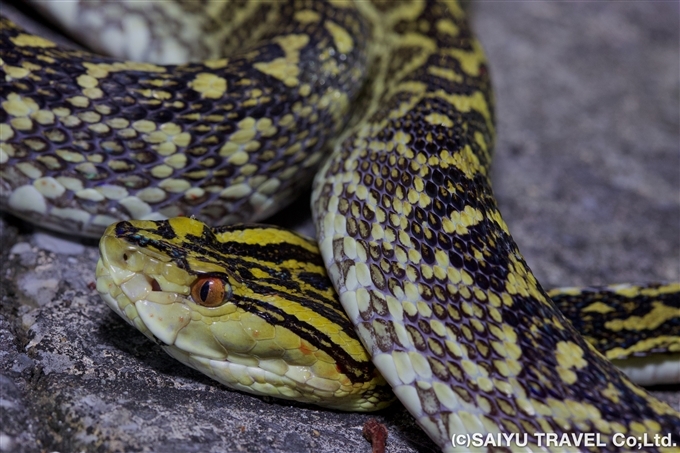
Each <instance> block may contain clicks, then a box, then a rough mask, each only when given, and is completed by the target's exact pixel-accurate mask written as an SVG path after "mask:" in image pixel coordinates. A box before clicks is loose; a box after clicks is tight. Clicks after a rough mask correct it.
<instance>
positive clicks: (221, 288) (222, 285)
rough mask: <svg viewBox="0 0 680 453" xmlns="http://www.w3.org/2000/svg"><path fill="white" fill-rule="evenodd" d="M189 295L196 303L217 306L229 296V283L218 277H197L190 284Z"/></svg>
mask: <svg viewBox="0 0 680 453" xmlns="http://www.w3.org/2000/svg"><path fill="white" fill-rule="evenodd" d="M191 297H192V298H193V299H194V302H196V303H197V304H198V305H203V306H204V307H218V306H220V305H222V304H223V303H225V302H226V301H227V300H229V298H231V285H229V283H227V282H225V281H224V280H222V279H221V278H218V277H199V278H198V279H196V281H195V282H194V284H193V285H192V286H191Z"/></svg>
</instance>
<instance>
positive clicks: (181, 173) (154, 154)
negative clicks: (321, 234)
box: [0, 1, 369, 237]
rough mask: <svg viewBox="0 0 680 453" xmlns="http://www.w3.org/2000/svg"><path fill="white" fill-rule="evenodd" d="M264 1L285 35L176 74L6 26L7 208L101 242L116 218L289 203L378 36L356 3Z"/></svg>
mask: <svg viewBox="0 0 680 453" xmlns="http://www.w3.org/2000/svg"><path fill="white" fill-rule="evenodd" d="M260 5H261V6H260V9H261V11H258V10H257V9H256V10H255V11H251V15H254V16H255V17H257V15H258V13H259V14H262V15H266V16H267V17H273V18H275V23H276V24H277V26H275V27H270V28H269V29H268V30H267V31H266V33H263V34H262V36H260V37H259V38H260V39H256V40H255V43H250V44H251V45H248V44H249V41H248V40H246V41H245V42H244V47H241V48H239V49H238V52H237V53H235V54H234V55H232V56H231V57H230V58H220V59H213V60H208V61H204V62H201V63H189V64H184V65H169V66H162V65H156V64H151V63H139V62H128V61H117V60H114V59H112V58H106V57H101V56H97V55H94V54H90V53H86V52H81V51H75V50H67V49H63V48H60V47H58V46H56V45H55V44H54V43H52V42H50V41H47V40H45V39H43V38H41V37H38V36H33V35H30V34H28V33H26V32H24V31H23V30H22V29H20V28H18V27H17V26H16V25H14V24H13V23H11V22H10V21H9V20H7V19H4V18H2V19H1V20H0V49H2V66H0V93H1V94H0V106H1V107H2V108H1V109H0V122H1V123H2V125H3V127H2V134H1V137H0V139H2V145H1V146H2V148H1V150H0V184H1V187H2V192H1V196H0V208H2V209H3V210H9V211H11V212H13V213H14V214H16V215H18V216H20V217H23V218H26V219H29V220H33V221H36V222H38V223H40V224H41V225H43V226H47V227H50V228H53V229H58V230H61V231H66V232H68V233H71V234H72V233H74V232H75V233H80V234H85V235H90V236H97V237H98V236H99V235H100V234H101V232H103V230H104V228H105V227H106V226H108V225H109V224H111V223H112V222H115V221H119V220H126V219H131V218H136V219H163V218H169V217H174V216H179V215H184V216H195V217H196V218H200V219H203V220H206V221H208V222H210V223H212V224H221V223H234V222H236V221H252V220H257V219H260V218H263V217H265V216H267V215H269V214H271V213H273V212H274V211H276V210H278V209H280V208H281V206H282V205H285V204H287V202H289V201H290V200H291V199H292V197H293V196H294V194H295V192H296V191H297V190H298V189H299V188H301V187H304V186H305V185H307V184H308V183H309V180H310V179H311V177H312V175H313V174H314V172H315V170H316V168H317V166H318V163H319V162H320V160H321V158H322V155H323V151H324V150H325V146H326V143H327V142H328V140H329V139H330V138H331V137H333V136H334V135H335V134H337V133H338V131H339V130H340V129H341V128H342V126H343V125H344V124H345V122H346V121H347V117H348V115H347V113H348V110H349V106H350V103H351V101H352V100H353V99H354V98H355V97H356V94H357V92H358V90H359V88H360V87H361V85H362V82H363V80H364V79H365V76H366V64H367V49H366V42H367V40H366V39H365V37H366V35H368V33H369V27H368V23H367V21H366V20H365V19H364V18H362V17H361V16H360V15H359V14H358V13H357V12H356V10H355V9H354V8H353V7H351V5H346V4H345V5H340V7H336V6H334V5H333V4H331V3H327V2H321V1H301V2H273V3H270V2H263V3H260ZM237 36H238V35H237ZM352 36H354V38H352ZM359 38H361V39H359ZM231 46H234V43H231Z"/></svg>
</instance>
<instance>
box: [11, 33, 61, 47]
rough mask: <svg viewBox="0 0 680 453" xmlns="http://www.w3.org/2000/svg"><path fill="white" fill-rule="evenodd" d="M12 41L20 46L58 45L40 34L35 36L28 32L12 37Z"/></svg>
mask: <svg viewBox="0 0 680 453" xmlns="http://www.w3.org/2000/svg"><path fill="white" fill-rule="evenodd" d="M10 41H12V42H13V43H14V45H16V46H19V47H56V46H57V45H56V44H55V43H53V42H52V41H50V40H48V39H45V38H41V37H40V36H35V35H29V34H26V33H22V34H20V35H17V36H15V37H14V38H10Z"/></svg>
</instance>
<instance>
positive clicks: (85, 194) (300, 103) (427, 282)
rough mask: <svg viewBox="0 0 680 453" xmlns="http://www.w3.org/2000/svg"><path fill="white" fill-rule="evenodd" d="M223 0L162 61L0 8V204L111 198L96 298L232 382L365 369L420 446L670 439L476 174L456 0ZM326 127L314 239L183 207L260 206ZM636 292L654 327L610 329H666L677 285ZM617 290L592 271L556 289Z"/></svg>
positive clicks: (276, 385) (271, 206) (100, 213)
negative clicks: (121, 52)
mask: <svg viewBox="0 0 680 453" xmlns="http://www.w3.org/2000/svg"><path fill="white" fill-rule="evenodd" d="M172 5H175V7H177V8H179V11H180V12H183V11H182V8H183V6H182V4H180V3H178V4H172ZM187 5H188V4H185V5H184V7H187V8H191V7H190V6H187ZM234 7H235V8H236V14H235V17H238V18H239V19H240V25H233V26H232V27H231V28H229V29H228V33H222V34H220V33H218V35H219V36H221V39H222V41H223V47H224V48H230V49H235V52H234V53H233V54H232V55H231V56H230V57H228V58H225V57H216V56H212V55H209V56H208V58H210V59H208V60H206V61H203V62H200V63H189V64H178V65H175V64H170V65H160V64H153V63H139V62H129V61H119V60H115V59H113V58H108V57H100V56H95V55H92V54H89V53H85V52H82V51H76V50H67V49H64V48H61V47H58V46H56V45H54V44H53V43H52V42H50V41H48V40H45V39H44V38H40V37H38V36H34V35H30V34H28V33H26V32H24V31H23V30H21V29H20V28H18V27H16V26H15V25H14V24H12V23H11V22H10V21H8V20H6V19H2V22H0V31H1V32H2V36H1V38H2V60H3V61H2V67H1V68H0V70H1V71H2V72H3V77H2V80H1V81H0V83H2V93H1V95H2V102H1V105H2V110H0V114H1V115H2V125H3V127H2V130H1V131H0V138H1V139H2V146H1V148H0V171H1V174H0V176H1V183H2V188H3V190H2V194H1V195H0V206H2V208H3V210H7V211H10V212H12V213H14V214H16V215H18V216H20V217H22V218H25V219H28V220H30V221H33V222H36V223H39V224H41V225H45V226H48V227H49V228H52V229H55V230H61V231H67V232H69V233H75V234H82V235H90V236H96V235H99V234H101V232H102V231H104V229H105V228H106V227H107V226H108V225H109V224H112V223H113V225H112V226H110V227H108V229H107V230H106V233H105V235H104V237H103V238H102V241H101V251H102V260H101V261H100V264H98V274H99V280H98V283H97V284H98V289H99V290H100V292H101V293H102V295H103V296H104V298H105V299H106V300H107V302H109V304H110V305H111V306H112V307H113V308H114V310H116V311H118V312H119V314H121V315H122V316H123V317H124V318H126V319H127V320H128V321H129V322H130V323H132V324H133V325H135V326H136V327H137V328H139V329H140V330H141V331H142V332H144V333H145V334H147V335H148V336H150V337H151V338H154V339H155V340H158V341H159V342H161V343H162V344H164V345H165V346H166V350H167V351H168V352H170V353H171V354H172V355H173V356H175V357H176V358H178V359H180V360H182V361H184V362H185V363H188V364H190V365H191V366H194V367H196V368H199V369H202V370H203V371H204V372H207V373H208V374H211V375H213V376H214V377H215V378H217V379H218V380H221V381H222V382H225V383H227V384H228V385H231V386H233V387H236V388H241V389H246V390H248V391H252V392H257V393H272V392H274V393H275V394H276V393H277V392H278V394H279V396H282V397H288V398H295V399H305V400H306V401H310V402H315V403H317V404H322V405H327V406H329V407H336V408H343V409H352V410H360V409H364V410H366V409H375V408H379V407H382V406H384V405H385V404H387V403H388V401H389V399H390V394H389V392H388V391H387V385H386V383H387V384H389V386H390V387H391V388H392V389H393V391H394V394H395V395H396V396H397V397H398V398H399V399H400V400H401V401H402V402H403V403H404V405H405V406H406V408H407V409H408V410H409V411H410V412H411V413H412V414H413V416H414V417H415V418H416V420H417V421H418V423H419V424H420V425H421V426H422V427H423V429H424V430H425V431H426V432H427V433H428V435H429V436H430V437H431V438H432V439H433V440H434V442H435V443H436V444H437V445H438V446H439V447H440V448H442V449H443V450H445V451H450V450H452V449H453V448H454V446H453V445H452V442H451V436H452V435H454V434H465V433H470V434H472V433H478V434H480V433H481V434H483V433H519V432H523V433H529V434H530V447H529V448H531V449H532V450H534V451H537V450H540V449H541V448H542V447H541V446H539V439H538V438H536V437H535V436H534V435H532V434H531V433H541V432H544V433H545V432H555V433H559V434H564V433H567V434H568V433H577V432H597V433H601V434H602V435H603V439H604V441H605V444H606V446H604V447H603V449H604V450H617V449H625V447H622V448H619V447H617V446H615V445H614V444H613V443H612V442H611V441H612V437H613V435H614V434H616V433H622V434H625V435H627V436H641V435H643V434H647V435H648V436H654V435H655V434H659V435H662V436H666V435H670V436H671V437H672V440H673V442H675V443H676V444H678V443H680V437H679V436H680V434H679V433H680V414H678V413H677V412H676V411H674V410H673V409H671V408H670V407H668V406H667V405H665V404H664V403H661V402H659V401H658V400H656V399H654V398H653V397H652V396H650V395H649V394H647V393H646V392H645V391H644V390H642V389H640V388H639V387H636V386H635V385H634V384H632V383H631V382H630V381H629V380H628V379H627V378H626V377H625V376H624V375H623V374H622V373H621V372H619V371H618V370H616V369H615V368H614V367H613V366H612V365H611V363H610V362H608V361H607V360H606V359H605V358H604V357H603V356H602V355H601V354H600V353H598V352H597V351H596V350H595V349H594V347H593V346H591V345H589V344H588V343H587V342H586V341H585V340H584V339H583V337H582V336H581V335H580V334H579V333H578V332H577V331H576V330H575V329H574V327H573V326H572V324H571V323H570V322H568V321H567V320H566V319H565V318H564V316H563V315H562V314H561V312H560V311H559V310H558V309H557V308H556V307H555V305H554V303H553V302H552V301H551V299H550V297H549V296H548V295H547V294H546V292H545V291H544V290H543V289H542V288H541V286H540V285H539V284H538V282H537V281H536V279H535V278H534V276H533V274H532V273H531V271H530V270H529V268H528V266H527V264H526V263H525V262H524V260H523V258H522V256H521V255H520V253H519V251H518V249H517V246H516V245H515V243H514V241H513V240H512V238H511V236H510V233H509V232H508V229H507V226H506V225H505V223H504V222H503V220H502V218H501V216H500V213H499V211H498V209H497V207H496V202H495V200H494V198H493V192H492V189H491V184H490V181H489V178H488V171H489V165H490V162H491V153H492V148H493V141H494V135H495V131H494V118H493V98H492V94H491V86H490V79H489V74H488V68H487V65H486V61H485V58H484V54H483V51H482V49H481V46H480V45H479V43H478V42H477V41H476V39H475V38H474V36H473V35H472V33H471V30H470V29H469V26H468V24H467V22H466V19H465V11H464V10H463V9H462V8H461V7H460V6H459V5H458V4H457V3H455V2H442V3H439V2H403V3H388V2H375V3H369V2H357V3H355V4H354V3H349V2H314V1H293V2H286V3H283V2H282V3H256V4H250V5H240V4H239V5H236V6H234ZM180 15H181V14H180ZM172 17H173V20H177V17H178V16H177V14H175V15H174V16H172ZM211 25H213V27H212V28H215V27H214V24H213V23H212V22H211ZM246 29H253V30H254V31H253V32H252V33H245V30H246ZM181 38H182V35H179V36H178V38H177V39H179V40H180V41H181ZM204 47H205V46H204ZM161 53H163V52H161ZM343 131H344V132H343ZM330 148H332V149H333V154H332V155H331V156H330V158H328V159H327V160H326V161H325V163H324V164H323V166H322V168H321V169H320V170H319V171H318V172H316V177H315V184H314V194H313V197H312V208H313V215H314V218H315V222H316V226H317V233H318V248H319V250H320V252H321V256H322V257H323V258H319V257H318V255H317V254H316V252H315V248H316V245H315V244H313V243H311V242H309V241H308V240H306V239H304V238H301V237H299V236H296V235H294V234H292V233H287V232H283V231H281V230H278V229H276V228H271V227H261V226H247V227H242V226H236V227H218V228H216V229H211V228H210V227H208V226H206V225H205V224H204V223H203V221H205V222H208V223H210V224H213V225H216V224H221V223H233V222H239V221H251V220H256V219H260V218H263V217H265V216H267V215H268V214H270V213H271V212H273V210H275V209H278V208H280V207H281V206H282V205H284V204H285V202H286V200H288V199H290V197H291V194H292V193H294V192H295V191H296V190H297V189H298V188H299V187H302V186H304V185H305V184H306V181H307V180H308V179H309V178H310V177H311V175H313V174H314V172H315V171H316V170H317V166H318V164H319V163H320V162H321V161H322V160H323V152H324V150H326V149H330ZM176 216H184V217H179V218H175V217H176ZM194 217H195V219H194ZM165 218H173V219H171V220H161V219H165ZM131 219H140V220H131ZM323 268H325V269H326V270H327V271H328V275H329V276H330V279H331V281H332V285H333V287H334V289H335V290H336V291H337V293H338V295H339V300H340V302H341V303H342V306H343V308H344V311H345V312H346V314H347V316H348V318H349V319H348V320H347V319H345V318H344V316H343V315H342V312H341V311H340V310H339V308H338V306H337V305H335V303H334V302H333V300H334V297H335V296H334V295H333V290H332V289H331V288H330V286H329V284H328V283H327V281H326V280H325V279H324V278H322V277H321V275H322V274H323ZM644 291H647V295H646V296H647V297H644V296H639V297H640V298H641V299H642V301H643V302H644V300H647V299H650V298H651V299H653V300H652V301H651V302H650V306H651V307H652V310H656V312H655V313H661V316H662V317H663V318H664V319H666V321H660V322H668V323H669V324H668V325H669V326H670V334H669V335H665V336H663V335H662V336H661V337H660V339H659V337H657V338H655V339H652V340H643V342H642V343H640V342H637V343H636V342H633V343H634V344H635V345H637V346H631V345H630V344H629V345H628V346H625V347H621V348H620V349H626V348H628V349H631V348H632V350H633V352H638V351H635V348H636V347H643V346H644V347H646V348H647V349H655V348H656V349H665V350H666V351H677V348H678V340H677V324H672V323H673V322H677V321H673V320H674V319H675V320H677V315H674V309H676V308H677V305H674V304H677V293H678V292H680V289H679V288H678V285H677V284H670V285H665V286H658V287H653V286H652V287H649V288H647V289H643V290H642V291H641V293H640V294H643V293H644ZM630 292H631V290H630V289H629V288H625V287H618V288H610V289H599V290H597V291H595V293H597V294H599V296H598V297H596V300H593V301H591V302H590V303H587V304H586V305H585V306H582V307H581V309H580V310H579V314H580V315H582V314H584V313H591V314H592V313H598V312H603V311H604V312H605V313H606V312H607V311H608V309H609V308H610V305H608V304H607V301H610V300H619V299H617V297H618V296H622V297H623V298H624V300H625V298H629V299H635V297H638V296H635V295H631V294H630ZM573 293H574V291H571V292H570V291H563V292H561V293H560V294H563V295H565V297H566V298H568V297H570V296H571V297H576V296H575V294H573ZM591 293H592V291H591ZM579 294H581V292H579ZM668 294H670V296H667V295H668ZM582 300H583V298H582V297H580V296H579V297H577V300H576V303H578V302H579V301H582ZM631 316H634V315H631ZM350 323H351V324H350ZM234 325H236V326H240V328H234V327H233V326H234ZM350 325H354V328H355V330H356V334H357V335H358V338H360V340H361V343H362V344H363V346H364V347H365V348H366V350H367V351H368V355H367V352H366V351H364V350H363V349H362V348H360V347H359V342H358V341H357V338H356V336H355V335H354V333H353V329H352V328H351V327H350ZM673 326H676V327H675V328H674V327H673ZM624 342H625V340H624ZM268 352H273V353H274V356H272V357H268V356H266V353H268ZM369 355H370V357H371V360H372V364H374V365H375V368H373V365H372V364H371V363H369V362H368V360H367V359H368V357H369ZM376 369H377V370H379V372H380V373H379V374H378V373H377V372H376ZM244 371H245V372H244ZM336 398H337V399H336ZM343 398H347V399H343ZM675 450H677V448H675V447H670V448H669V451H675Z"/></svg>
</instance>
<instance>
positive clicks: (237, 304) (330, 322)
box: [97, 217, 394, 410]
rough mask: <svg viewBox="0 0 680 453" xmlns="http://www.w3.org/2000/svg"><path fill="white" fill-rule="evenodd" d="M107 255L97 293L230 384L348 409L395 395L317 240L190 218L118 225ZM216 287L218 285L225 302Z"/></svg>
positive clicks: (173, 350) (369, 406)
mask: <svg viewBox="0 0 680 453" xmlns="http://www.w3.org/2000/svg"><path fill="white" fill-rule="evenodd" d="M100 250H101V255H102V258H101V260H100V263H99V264H98V266H97V277H98V281H97V288H98V290H99V291H100V293H101V294H102V296H103V297H104V299H105V300H106V301H107V302H108V303H109V305H111V307H112V308H113V309H114V310H115V311H116V312H118V313H119V314H120V315H121V316H122V317H123V318H124V319H126V320H127V321H128V322H130V323H131V324H132V325H134V326H136V327H137V328H139V329H140V330H141V331H142V332H144V333H145V335H147V336H148V337H149V338H152V339H155V340H156V341H159V342H160V344H161V345H163V347H164V349H165V350H166V351H167V352H168V353H169V354H171V355H172V356H173V357H175V358H177V359H179V360H180V361H182V362H184V363H186V364H187V365H189V366H193V367H194V368H197V369H199V370H200V371H203V372H204V373H206V374H208V375H209V376H211V377H213V378H215V379H216V380H218V381H220V382H223V383H224V384H225V385H228V386H230V387H233V388H236V389H238V390H244V391H247V392H250V393H256V394H261V395H273V396H277V397H281V398H288V399H295V400H298V401H305V402H311V403H314V404H319V405H322V406H326V407H332V408H337V409H344V410H376V409H380V408H382V407H384V406H386V405H388V404H389V403H390V402H391V400H392V399H393V398H394V397H393V395H392V392H391V391H390V388H389V386H388V385H387V384H386V382H385V381H384V379H383V378H382V376H380V374H379V373H378V372H377V370H376V369H375V367H374V366H373V364H372V363H371V361H370V357H369V356H368V354H367V353H366V351H365V349H364V348H363V346H362V345H361V343H360V342H359V340H358V338H357V337H356V334H355V332H354V328H353V327H352V325H351V323H350V322H349V320H348V319H347V316H346V315H345V314H344V312H343V311H342V307H341V306H340V303H339V302H338V300H337V294H336V293H335V291H334V290H333V287H332V285H331V282H330V281H329V280H328V277H327V276H326V271H325V269H324V267H323V263H322V262H321V256H320V255H319V253H318V249H317V246H316V244H315V243H314V242H311V241H310V240H308V239H306V238H304V237H302V236H299V235H297V234H295V233H291V232H289V231H285V230H281V229H280V228H277V227H273V226H256V225H251V226H248V225H237V226H227V227H220V228H215V229H211V228H209V227H208V226H207V225H205V224H204V223H202V222H199V221H197V220H193V219H189V218H186V217H181V218H174V219H171V220H166V221H155V222H154V221H131V222H120V223H118V224H115V225H112V226H111V227H110V228H109V229H107V231H106V233H104V236H103V238H102V240H101V246H100ZM211 283H212V284H215V283H217V284H219V285H220V290H219V291H218V292H216V294H219V296H220V297H218V298H217V299H215V300H210V298H211V297H212V296H213V295H212V294H211V288H210V287H209V286H210V284H211ZM213 290H214V288H213ZM169 330H170V331H171V332H169Z"/></svg>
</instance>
